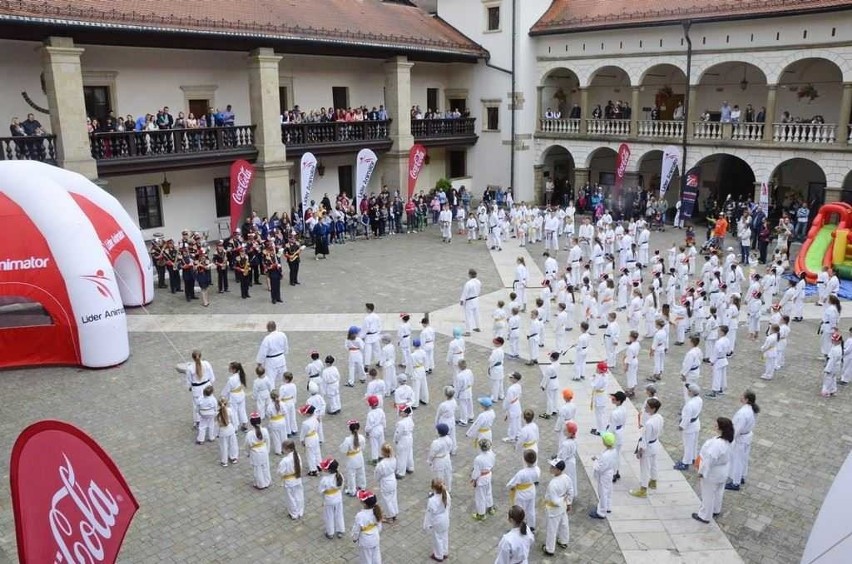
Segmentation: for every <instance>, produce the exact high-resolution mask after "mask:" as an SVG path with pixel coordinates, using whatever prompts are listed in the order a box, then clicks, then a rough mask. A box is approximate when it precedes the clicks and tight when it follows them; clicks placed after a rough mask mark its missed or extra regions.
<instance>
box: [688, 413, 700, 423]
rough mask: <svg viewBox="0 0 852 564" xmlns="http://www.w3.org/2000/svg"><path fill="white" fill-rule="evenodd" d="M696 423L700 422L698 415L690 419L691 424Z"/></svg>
mask: <svg viewBox="0 0 852 564" xmlns="http://www.w3.org/2000/svg"><path fill="white" fill-rule="evenodd" d="M696 421H698V416H697V415H696V416H695V417H693V418H692V419H690V420H689V422H690V423H695V422H696Z"/></svg>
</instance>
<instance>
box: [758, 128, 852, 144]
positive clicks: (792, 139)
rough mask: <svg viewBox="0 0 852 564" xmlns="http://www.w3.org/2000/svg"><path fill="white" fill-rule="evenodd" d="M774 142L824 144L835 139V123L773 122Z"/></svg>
mask: <svg viewBox="0 0 852 564" xmlns="http://www.w3.org/2000/svg"><path fill="white" fill-rule="evenodd" d="M772 140H773V141H775V142H776V143H795V144H826V143H835V142H836V141H837V124H836V123H773V124H772Z"/></svg>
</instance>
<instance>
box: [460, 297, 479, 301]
mask: <svg viewBox="0 0 852 564" xmlns="http://www.w3.org/2000/svg"><path fill="white" fill-rule="evenodd" d="M478 297H479V296H471V297H469V298H465V299H464V301H468V300H475V299H476V298H478Z"/></svg>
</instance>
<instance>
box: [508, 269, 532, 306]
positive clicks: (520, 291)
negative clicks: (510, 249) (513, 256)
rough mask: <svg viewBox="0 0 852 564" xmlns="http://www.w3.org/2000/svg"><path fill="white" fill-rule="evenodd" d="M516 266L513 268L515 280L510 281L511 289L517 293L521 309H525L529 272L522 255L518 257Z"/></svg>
mask: <svg viewBox="0 0 852 564" xmlns="http://www.w3.org/2000/svg"><path fill="white" fill-rule="evenodd" d="M516 263H517V267H516V268H515V280H514V282H513V283H512V289H513V290H514V291H515V293H517V295H518V303H519V304H520V306H521V311H526V310H527V283H528V281H529V272H528V271H527V265H526V262H525V261H524V257H518V259H517V261H516Z"/></svg>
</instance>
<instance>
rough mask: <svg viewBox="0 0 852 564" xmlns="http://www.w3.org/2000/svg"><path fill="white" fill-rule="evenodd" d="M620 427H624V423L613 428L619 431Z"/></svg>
mask: <svg viewBox="0 0 852 564" xmlns="http://www.w3.org/2000/svg"><path fill="white" fill-rule="evenodd" d="M622 427H624V425H616V426H615V430H616V431H620V430H621V428H622Z"/></svg>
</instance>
